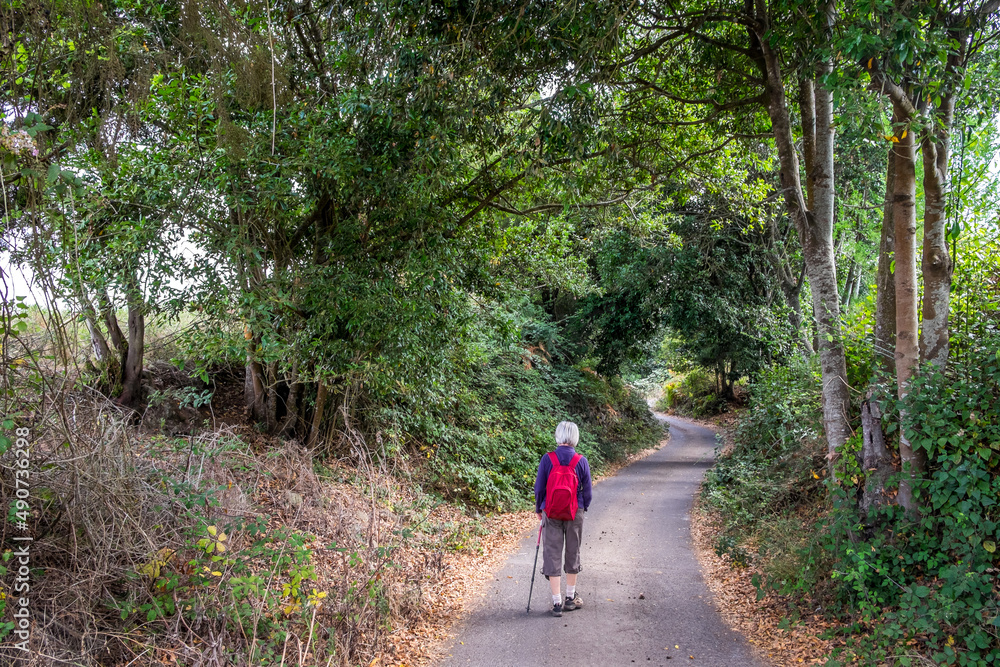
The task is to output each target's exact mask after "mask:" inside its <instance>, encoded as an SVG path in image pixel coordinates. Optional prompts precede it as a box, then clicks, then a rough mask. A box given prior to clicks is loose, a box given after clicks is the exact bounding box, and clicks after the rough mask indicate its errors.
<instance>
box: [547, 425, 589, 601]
mask: <svg viewBox="0 0 1000 667" xmlns="http://www.w3.org/2000/svg"><path fill="white" fill-rule="evenodd" d="M579 442H580V429H578V428H577V426H576V424H574V423H573V422H560V424H559V426H557V427H556V449H555V451H554V452H548V453H547V454H546V455H545V456H543V457H542V460H541V461H540V462H539V463H538V476H537V477H536V478H535V513H536V514H538V518H539V520H540V521H541V522H542V526H543V528H542V543H543V545H544V546H543V549H542V574H544V575H545V578H546V579H548V580H549V586H550V587H551V589H552V615H553V616H562V613H563V612H564V611H573V610H574V609H579V608H580V607H581V606H583V600H581V599H580V595H579V594H578V593H577V592H576V576H577V574H579V572H580V570H581V569H582V567H581V565H580V543H581V542H582V540H583V515H584V514H585V513H586V511H587V509H588V508H589V507H590V499H591V479H590V464H589V463H588V462H587V457H585V456H584V455H582V454H577V452H576V445H577V443H579ZM564 549H565V552H564ZM564 569H565V570H566V597H565V599H563V597H562V596H561V595H560V593H559V591H560V588H561V585H562V573H563V570H564Z"/></svg>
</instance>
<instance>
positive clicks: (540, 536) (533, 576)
mask: <svg viewBox="0 0 1000 667" xmlns="http://www.w3.org/2000/svg"><path fill="white" fill-rule="evenodd" d="M540 546H542V524H541V522H539V524H538V543H537V544H536V545H535V564H534V565H532V566H531V586H530V587H529V588H528V609H527V610H526V611H525V612H524V613H526V614H530V613H531V591H533V590H534V588H535V570H536V569H537V568H538V547H540Z"/></svg>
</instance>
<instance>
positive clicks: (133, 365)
mask: <svg viewBox="0 0 1000 667" xmlns="http://www.w3.org/2000/svg"><path fill="white" fill-rule="evenodd" d="M145 310H146V304H145V303H144V302H143V298H142V293H141V292H140V291H139V281H138V279H137V278H136V277H135V275H133V276H132V278H131V280H130V281H129V284H128V351H127V353H126V355H125V363H124V364H123V366H122V393H121V395H119V397H118V402H119V403H121V404H122V405H125V406H128V407H130V408H133V409H134V408H137V407H138V406H139V403H140V401H142V359H143V353H144V351H145V346H146V312H145Z"/></svg>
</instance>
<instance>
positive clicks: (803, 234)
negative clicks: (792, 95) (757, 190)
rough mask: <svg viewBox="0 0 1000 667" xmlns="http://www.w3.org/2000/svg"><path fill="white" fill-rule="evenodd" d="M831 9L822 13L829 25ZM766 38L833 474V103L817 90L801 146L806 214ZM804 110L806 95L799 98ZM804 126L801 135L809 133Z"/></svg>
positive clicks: (783, 174)
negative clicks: (806, 150) (809, 150)
mask: <svg viewBox="0 0 1000 667" xmlns="http://www.w3.org/2000/svg"><path fill="white" fill-rule="evenodd" d="M829 11H830V7H827V8H826V15H827V19H828V20H830V15H829ZM766 27H767V26H766V24H765V25H763V26H762V28H764V29H765V30H764V32H762V33H758V34H757V40H758V44H759V47H760V49H761V55H762V59H763V62H764V63H765V65H766V83H765V99H766V104H767V110H768V115H769V116H770V119H771V127H772V131H773V132H774V138H775V145H776V147H777V151H778V160H779V164H780V171H779V175H780V178H781V188H782V192H783V194H784V198H785V205H786V207H787V209H788V213H789V216H790V217H791V219H792V220H793V221H795V224H796V226H797V228H798V230H799V239H800V241H801V243H802V254H803V257H804V259H805V262H806V274H807V275H808V277H809V285H810V287H811V290H812V296H813V312H814V315H815V318H816V326H817V334H818V336H817V338H818V346H819V354H820V368H821V369H822V380H823V389H822V402H823V428H824V431H825V433H826V441H827V450H828V451H827V457H828V459H829V462H830V466H831V470H832V466H833V462H834V459H835V458H836V456H837V449H838V448H839V447H840V446H841V445H842V444H844V442H846V440H847V438H848V435H849V433H850V428H849V424H848V407H849V402H850V395H849V387H848V385H847V362H846V359H845V357H844V348H843V344H842V341H841V332H840V291H839V289H838V286H837V267H836V264H835V262H834V252H833V212H834V200H833V197H834V182H833V99H832V96H831V95H830V91H828V90H827V89H826V88H825V87H824V86H823V85H817V86H815V90H814V101H815V107H814V108H815V110H816V114H815V128H814V135H813V137H811V138H810V140H809V141H808V142H807V141H803V146H808V145H810V144H812V145H813V146H815V154H814V155H812V156H810V155H808V154H807V155H806V158H805V162H806V164H807V165H808V164H812V165H813V167H812V170H811V173H810V174H807V182H812V183H813V188H812V192H811V193H810V195H811V199H812V201H813V207H812V209H809V208H807V206H806V201H805V197H804V196H803V191H802V184H801V181H800V178H799V163H798V157H797V156H796V154H795V143H794V140H793V138H792V131H791V123H790V121H789V112H788V108H787V104H786V100H785V90H784V83H783V79H782V70H781V64H780V59H779V56H778V54H777V53H776V52H774V51H773V50H772V49H771V46H770V44H769V43H768V40H767V36H766ZM828 70H829V64H827V65H825V66H824V67H821V68H820V69H819V70H818V71H817V78H819V77H820V76H822V75H823V74H824V73H825V72H826V71H828ZM801 97H802V98H803V101H805V102H806V104H807V105H808V99H805V98H807V95H805V94H803V95H802V96H801ZM810 132H812V129H811V128H809V126H808V124H807V123H806V122H803V133H810Z"/></svg>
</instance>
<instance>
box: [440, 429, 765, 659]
mask: <svg viewBox="0 0 1000 667" xmlns="http://www.w3.org/2000/svg"><path fill="white" fill-rule="evenodd" d="M659 418H660V419H661V420H664V421H667V422H669V424H670V439H669V441H668V443H667V445H666V446H665V447H663V448H662V449H660V450H659V451H657V452H655V453H653V454H651V455H650V456H648V457H646V458H644V459H641V460H639V461H636V462H635V463H633V464H632V465H630V466H628V467H626V468H624V469H622V470H621V471H620V472H619V473H618V474H617V475H615V476H614V477H611V478H608V479H605V480H603V481H602V482H600V483H599V484H597V485H596V486H595V487H594V500H593V503H592V504H591V506H590V511H589V512H588V513H587V518H586V521H585V524H584V544H583V571H582V572H581V573H580V579H579V583H578V584H577V589H578V591H579V592H580V594H581V596H582V597H583V601H584V606H583V608H582V609H578V610H576V611H572V612H566V613H564V614H563V616H562V618H555V617H552V616H551V615H549V610H550V608H551V606H552V604H551V599H552V598H551V594H550V593H549V590H548V582H546V581H545V578H544V577H542V576H541V575H538V576H536V578H535V587H534V593H533V595H532V600H531V613H530V614H528V613H525V607H526V606H527V602H528V583H529V581H530V578H531V570H532V562H533V560H534V554H535V538H536V535H537V532H536V531H532V533H531V534H530V536H528V537H526V538H525V539H524V540H522V542H521V544H520V547H519V549H518V551H517V553H516V554H515V555H513V556H511V557H510V558H509V559H508V560H507V563H506V564H505V565H504V568H503V570H501V571H500V572H499V573H498V574H497V575H496V576H495V580H494V581H491V582H489V584H490V585H489V590H488V591H487V593H486V596H485V598H484V599H483V601H482V602H481V603H479V604H477V605H476V606H475V608H474V609H473V611H472V612H470V614H469V616H468V618H467V619H466V621H465V623H464V625H463V626H462V628H461V629H460V631H459V634H458V636H457V637H456V639H455V642H454V644H453V645H452V647H451V649H450V650H449V651H448V654H449V655H448V657H447V658H446V659H445V660H444V662H443V664H444V665H446V666H447V667H458V666H459V665H461V666H466V665H474V666H477V667H478V666H491V667H492V666H494V665H496V666H498V667H533V666H535V665H539V666H545V665H553V666H554V665H559V666H567V667H568V666H583V667H589V666H599V667H603V666H605V665H608V666H617V665H622V666H623V667H628V666H631V665H677V664H678V661H683V663H684V664H690V665H702V666H707V665H711V666H720V667H721V666H723V665H724V666H727V667H743V666H746V667H764V665H765V663H763V662H761V661H760V660H759V659H757V658H756V657H754V655H753V653H752V652H751V650H750V647H749V645H748V644H747V642H746V641H745V640H744V638H743V637H741V636H740V635H738V634H736V633H735V632H733V631H732V630H730V629H729V628H728V627H727V626H726V625H725V624H724V623H723V621H722V619H721V618H720V617H719V614H718V612H717V611H716V610H715V609H714V608H713V606H712V604H711V599H712V598H711V593H710V592H709V590H708V588H706V586H705V583H704V582H703V581H702V578H701V572H700V569H699V566H698V562H697V560H696V559H695V556H694V553H693V552H692V549H691V535H690V510H691V502H692V498H693V496H694V493H695V491H696V490H697V488H698V485H699V483H700V482H701V479H702V476H703V475H704V474H705V471H706V470H707V469H708V468H709V467H710V466H711V465H712V457H713V453H714V449H715V444H716V440H715V433H714V432H713V431H712V430H710V429H708V428H705V427H703V426H699V425H697V424H693V423H691V422H689V421H685V420H682V419H675V418H673V417H662V416H660V417H659ZM540 566H541V563H540V562H539V567H540ZM564 585H565V582H564ZM692 656H693V657H692Z"/></svg>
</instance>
